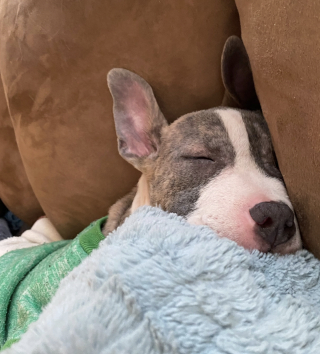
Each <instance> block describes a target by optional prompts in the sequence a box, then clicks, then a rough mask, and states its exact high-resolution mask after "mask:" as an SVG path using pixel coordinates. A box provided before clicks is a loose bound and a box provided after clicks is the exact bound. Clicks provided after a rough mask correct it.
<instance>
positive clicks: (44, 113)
mask: <svg viewBox="0 0 320 354" xmlns="http://www.w3.org/2000/svg"><path fill="white" fill-rule="evenodd" d="M237 7H238V8H237ZM319 10H320V3H319V4H318V2H317V1H305V2H292V1H289V0H284V1H282V2H281V4H280V5H279V2H277V1H275V0H254V1H253V0H237V1H236V4H235V3H234V1H233V0H203V1H197V0H189V1H184V0H176V1H169V0H163V1H147V0H140V1H117V0H107V1H98V0H81V1H77V2H75V1H70V2H59V3H58V2H54V1H51V2H47V1H41V0H25V1H24V2H23V3H21V2H20V3H19V2H18V3H16V2H14V3H12V2H10V1H9V0H4V1H3V2H2V6H1V8H0V18H1V37H0V73H1V79H2V84H3V90H1V91H0V114H1V117H0V118H1V119H0V146H1V149H0V154H1V165H0V171H1V173H0V198H1V199H2V200H3V201H4V203H5V204H6V205H7V206H8V207H9V208H10V209H11V210H12V211H13V212H14V213H15V214H16V215H17V216H19V217H21V218H22V219H23V220H25V221H27V222H28V223H30V224H31V223H33V222H34V221H35V220H36V218H37V217H38V216H40V215H41V214H44V213H45V214H46V215H47V216H48V217H49V218H50V219H51V220H52V222H53V223H54V225H55V226H56V227H57V229H58V230H59V232H60V233H61V234H62V235H63V237H65V238H72V237H74V236H75V235H76V234H77V232H79V231H80V230H81V229H83V228H84V227H85V226H86V225H88V223H90V222H91V221H92V220H94V219H96V218H99V217H101V216H103V215H105V214H107V212H108V208H109V206H110V205H111V204H112V203H114V202H115V201H116V199H118V198H119V197H120V196H122V195H124V194H125V193H126V192H128V191H129V190H130V189H131V187H132V186H133V185H134V184H135V183H136V181H137V179H138V173H137V172H136V171H135V170H133V169H132V168H131V167H130V166H129V165H128V164H127V163H126V162H125V161H124V160H122V159H121V158H120V157H119V155H118V153H117V145H116V138H115V131H114V123H113V117H112V102H111V96H110V94H109V92H108V89H107V85H106V80H105V78H106V73H107V72H108V71H109V70H110V69H111V68H113V67H124V68H127V69H130V70H133V71H135V72H137V73H138V74H140V75H141V76H143V77H144V78H145V79H146V80H147V81H148V82H149V83H150V84H151V85H152V87H153V88H154V91H155V95H156V97H157V99H158V101H159V103H160V106H161V109H162V111H163V112H164V114H165V116H166V117H167V118H168V119H169V121H173V120H174V119H175V118H177V117H179V116H180V115H182V114H184V113H187V112H190V111H194V110H198V109H204V108H209V107H212V106H216V105H219V104H220V103H221V100H222V97H223V88H222V83H221V78H220V56H221V51H222V48H223V44H224V42H225V40H226V39H227V38H228V37H229V36H230V35H232V34H236V35H240V23H241V28H242V37H243V39H244V43H245V45H246V47H247V50H248V53H249V57H250V61H251V63H252V69H253V74H254V79H255V83H256V88H257V92H258V95H259V98H260V101H261V104H262V109H263V112H264V114H265V116H266V119H267V121H268V123H269V125H270V129H271V133H272V136H273V140H274V144H275V148H276V153H277V157H278V159H279V163H280V167H281V170H282V173H283V174H284V177H285V181H286V184H287V187H288V190H289V194H290V197H291V198H292V200H293V203H294V206H295V208H296V211H297V214H298V219H299V222H300V225H301V228H302V234H303V237H304V240H305V243H306V245H307V246H308V247H309V248H310V249H311V250H312V251H313V252H314V253H315V254H316V255H317V256H320V242H319V241H318V240H320V237H318V227H319V226H320V217H319V216H318V212H317V209H318V207H319V205H320V197H319V194H318V191H320V185H319V183H320V182H318V178H317V175H318V174H319V172H320V166H319V163H318V156H317V153H318V152H319V149H320V140H319V134H320V133H318V125H319V123H318V120H317V108H318V107H317V106H320V103H318V101H319V100H318V98H317V94H318V92H319V90H318V89H319V84H320V71H319V64H318V57H319V55H318V52H319V51H320V46H319V45H318V44H319V43H318V42H319V38H320V37H319V36H318V34H317V33H318V30H319V27H320V24H319V21H318V17H317V13H319ZM239 14H240V21H239Z"/></svg>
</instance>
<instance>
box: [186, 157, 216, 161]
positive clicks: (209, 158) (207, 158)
mask: <svg viewBox="0 0 320 354" xmlns="http://www.w3.org/2000/svg"><path fill="white" fill-rule="evenodd" d="M182 158H183V159H186V160H205V161H211V162H215V160H214V159H212V158H211V157H208V156H182Z"/></svg>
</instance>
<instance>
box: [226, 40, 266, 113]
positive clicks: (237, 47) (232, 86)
mask: <svg viewBox="0 0 320 354" xmlns="http://www.w3.org/2000/svg"><path fill="white" fill-rule="evenodd" d="M221 71H222V72H221V73H222V81H223V84H224V87H225V89H226V94H225V97H224V103H225V105H230V106H233V107H238V108H243V109H250V110H257V109H260V103H259V100H258V97H257V94H256V90H255V87H254V82H253V76H252V71H251V66H250V61H249V57H248V54H247V51H246V49H245V47H244V44H243V42H242V40H241V39H240V38H238V37H236V36H231V37H229V38H228V39H227V41H226V43H225V45H224V48H223V53H222V58H221ZM232 101H233V102H232Z"/></svg>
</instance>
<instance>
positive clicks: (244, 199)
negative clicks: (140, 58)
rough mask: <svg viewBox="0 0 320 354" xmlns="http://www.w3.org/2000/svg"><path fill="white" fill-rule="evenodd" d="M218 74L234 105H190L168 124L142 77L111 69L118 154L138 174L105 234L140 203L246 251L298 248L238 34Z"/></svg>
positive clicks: (291, 213) (111, 215)
mask: <svg viewBox="0 0 320 354" xmlns="http://www.w3.org/2000/svg"><path fill="white" fill-rule="evenodd" d="M222 78H223V83H224V86H225V88H226V92H227V95H228V97H229V99H230V98H231V99H232V100H233V101H234V102H235V103H236V106H237V107H238V108H233V109H231V108H226V107H217V108H212V109H208V110H203V111H199V112H192V113H189V114H186V115H184V116H182V117H180V118H179V119H177V120H176V121H175V122H174V123H172V124H171V125H168V123H167V121H166V119H165V117H164V116H163V114H162V113H161V110H160V108H159V106H158V104H157V101H156V99H155V97H154V94H153V91H152V89H151V87H150V85H149V84H148V83H147V82H146V81H144V80H143V79H142V78H141V77H140V76H138V75H136V74H134V73H132V72H130V71H128V70H125V69H113V70H111V71H110V72H109V74H108V86H109V89H110V92H111V94H112V97H113V112H114V120H115V126H116V133H117V137H118V148H119V153H120V155H121V156H122V157H123V158H124V159H125V160H127V161H128V162H129V163H131V164H132V165H133V166H134V167H135V168H137V169H138V170H139V171H141V172H142V176H141V178H140V180H139V182H138V185H137V187H136V188H134V190H133V191H132V192H131V193H129V194H128V195H127V196H125V197H124V198H122V199H120V200H119V201H118V202H117V203H116V204H114V205H113V206H112V207H111V208H110V211H109V219H108V221H107V223H106V225H105V227H104V229H103V233H104V234H105V235H107V234H108V233H109V232H111V231H113V230H114V229H115V228H117V227H118V226H119V225H121V224H122V223H123V221H124V219H125V218H126V217H127V216H129V215H130V214H131V213H133V212H134V211H135V210H136V209H137V208H139V207H140V206H142V205H152V206H158V207H160V208H162V209H163V210H165V211H168V212H171V213H176V214H178V215H180V216H183V217H184V218H185V219H186V220H187V221H188V222H189V223H191V224H198V225H207V226H209V227H210V228H211V229H212V230H214V231H215V232H216V234H217V235H218V236H221V237H227V238H229V239H231V240H234V241H236V242H237V243H238V244H239V245H241V246H243V247H245V248H247V249H250V250H252V249H257V250H259V251H262V252H275V253H281V254H285V253H292V252H295V251H297V250H298V249H300V248H301V238H300V233H299V229H298V224H297V220H296V218H295V215H294V211H293V208H292V205H291V203H290V200H289V197H288V195H287V192H286V189H285V186H284V182H283V179H282V176H281V173H280V171H279V169H278V166H277V163H276V159H275V155H274V152H273V148H272V143H271V138H270V134H269V130H268V127H267V124H266V121H265V120H264V117H263V116H262V113H261V111H260V110H259V102H258V99H257V96H256V93H255V88H254V83H253V78H252V72H251V68H250V63H249V59H248V56H247V53H246V50H245V48H244V45H243V43H242V41H241V40H240V39H239V38H237V37H230V38H229V39H228V40H227V42H226V44H225V47H224V50H223V55H222ZM249 109H250V110H249Z"/></svg>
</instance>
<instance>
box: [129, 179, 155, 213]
mask: <svg viewBox="0 0 320 354" xmlns="http://www.w3.org/2000/svg"><path fill="white" fill-rule="evenodd" d="M143 205H151V204H150V194H149V185H148V181H147V179H146V177H145V175H142V176H141V177H140V179H139V182H138V190H137V194H136V195H135V197H134V199H133V202H132V206H131V213H133V212H135V211H136V210H137V209H138V208H140V207H141V206H143Z"/></svg>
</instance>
